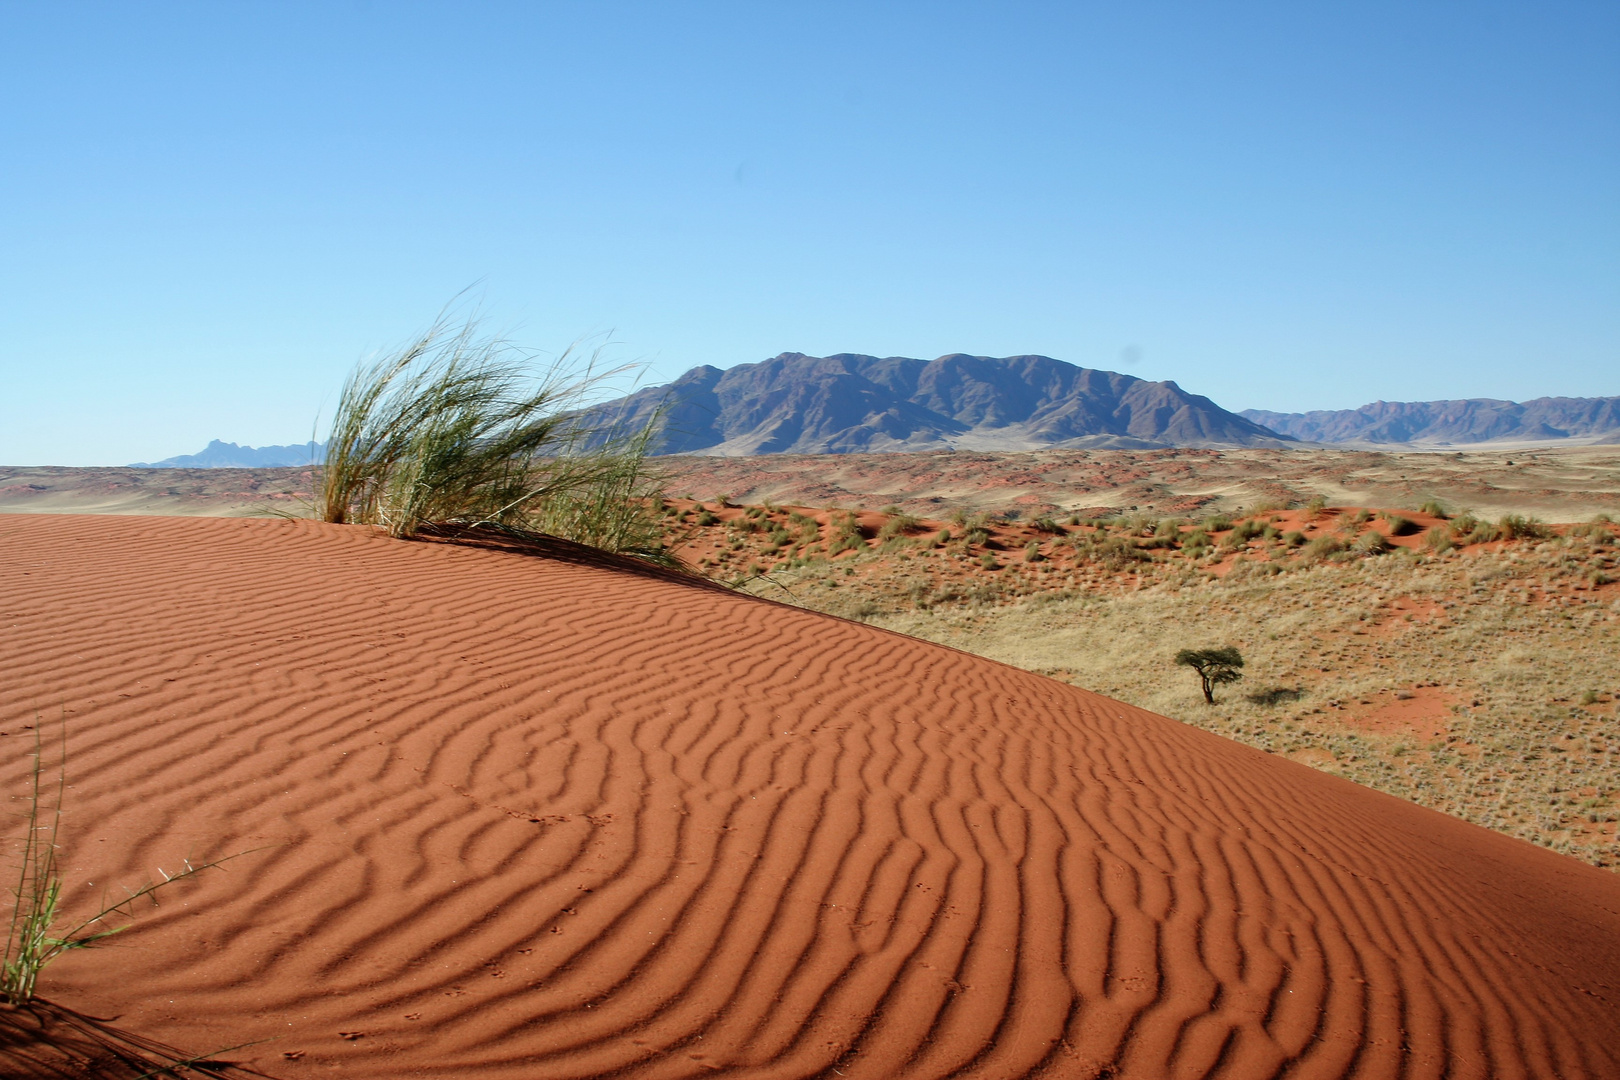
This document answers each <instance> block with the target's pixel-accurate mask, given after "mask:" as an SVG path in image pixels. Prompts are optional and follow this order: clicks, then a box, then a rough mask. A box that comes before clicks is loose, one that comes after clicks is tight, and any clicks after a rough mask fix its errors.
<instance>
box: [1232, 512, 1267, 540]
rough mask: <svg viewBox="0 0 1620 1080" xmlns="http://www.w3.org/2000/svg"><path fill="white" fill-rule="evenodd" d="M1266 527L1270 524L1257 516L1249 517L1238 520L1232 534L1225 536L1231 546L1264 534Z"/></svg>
mask: <svg viewBox="0 0 1620 1080" xmlns="http://www.w3.org/2000/svg"><path fill="white" fill-rule="evenodd" d="M1268 528H1270V526H1269V525H1267V524H1266V523H1265V522H1263V521H1261V520H1259V519H1258V518H1249V519H1247V520H1245V521H1240V522H1238V523H1237V525H1236V526H1235V527H1234V528H1233V529H1232V535H1231V536H1229V537H1227V540H1228V541H1229V542H1230V543H1231V544H1232V545H1233V546H1237V545H1239V544H1246V543H1248V542H1249V541H1250V540H1253V539H1254V538H1255V537H1257V536H1264V535H1265V532H1266V530H1267V529H1268Z"/></svg>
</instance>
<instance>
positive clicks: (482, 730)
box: [0, 515, 1620, 1080]
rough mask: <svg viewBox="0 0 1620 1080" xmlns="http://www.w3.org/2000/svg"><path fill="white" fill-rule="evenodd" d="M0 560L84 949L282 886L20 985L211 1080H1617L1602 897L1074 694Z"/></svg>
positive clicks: (459, 568)
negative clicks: (59, 764)
mask: <svg viewBox="0 0 1620 1080" xmlns="http://www.w3.org/2000/svg"><path fill="white" fill-rule="evenodd" d="M0 550H4V551H5V552H6V562H5V565H4V570H3V572H0V616H3V618H0V635H3V637H0V642H3V644H0V665H3V666H0V670H3V671H4V672H5V673H6V686H7V692H6V694H5V696H4V699H3V700H0V730H3V731H4V732H5V735H4V736H3V737H0V782H3V783H4V785H5V787H4V790H6V791H8V792H13V793H15V792H18V791H21V790H23V783H24V780H25V778H26V776H27V773H28V768H29V760H30V759H29V755H30V754H31V753H32V750H33V745H34V744H33V732H32V731H31V730H25V729H26V728H28V727H30V726H31V725H33V724H34V723H35V717H36V713H37V714H38V715H40V716H43V718H44V720H43V722H44V724H45V726H46V728H47V730H50V729H51V728H52V726H53V724H54V722H55V719H56V717H58V716H59V715H65V717H66V727H67V732H68V743H69V748H68V755H69V756H68V770H69V779H70V782H71V785H72V786H71V787H70V789H69V790H68V792H67V796H66V804H67V809H68V818H67V822H66V825H65V830H64V836H63V851H62V856H63V860H64V865H65V867H66V868H67V881H68V886H69V892H68V895H67V897H66V901H65V902H66V906H67V909H68V911H69V912H81V911H84V910H85V909H86V908H87V907H88V906H89V905H90V904H91V903H93V902H94V900H95V899H96V897H97V896H98V895H99V894H100V892H101V890H102V889H103V887H108V886H111V887H113V888H116V887H117V885H118V883H121V882H123V883H134V882H138V881H140V880H144V878H145V877H146V876H147V875H148V874H150V873H151V872H152V870H153V868H154V867H156V866H160V865H161V866H165V867H169V868H172V867H174V866H175V865H176V864H177V863H178V861H179V860H180V859H181V858H182V857H184V856H187V855H189V856H191V857H192V858H194V859H199V858H210V857H217V856H221V855H228V854H231V853H233V852H238V851H243V850H246V849H253V848H262V849H263V850H258V851H255V852H253V853H252V854H249V855H246V856H244V857H243V858H241V859H238V860H236V861H235V862H232V863H230V864H228V866H227V868H226V869H225V870H221V871H212V872H209V873H208V874H205V875H204V876H203V877H202V878H200V879H197V880H196V881H193V882H186V883H182V884H180V885H178V886H176V887H175V888H174V889H173V891H172V893H171V894H170V895H168V896H167V897H165V899H164V903H163V906H162V907H161V908H159V909H158V910H156V911H151V912H146V913H143V914H142V915H140V916H139V918H138V919H137V920H136V923H135V926H134V928H133V929H131V930H130V931H129V932H128V933H127V934H125V935H124V936H123V938H122V939H121V940H120V941H119V942H118V945H117V946H116V947H110V948H107V949H104V950H100V951H87V952H83V953H79V954H76V955H71V956H69V957H67V958H65V959H63V960H61V961H60V962H58V963H57V964H56V965H55V966H53V967H52V968H50V969H48V971H47V972H46V976H45V980H44V984H43V986H42V991H43V993H44V994H46V995H47V996H48V997H50V998H52V999H55V1000H57V1001H59V1002H61V1003H63V1004H66V1005H70V1006H73V1007H75V1008H78V1009H80V1010H83V1011H85V1012H89V1013H94V1014H96V1015H100V1016H117V1017H119V1020H118V1023H119V1024H120V1026H122V1027H123V1028H126V1029H129V1030H132V1031H136V1032H139V1033H141V1034H143V1035H146V1036H149V1037H152V1038H156V1039H161V1040H163V1041H164V1042H167V1043H171V1044H175V1045H180V1046H185V1047H189V1048H192V1049H193V1050H196V1051H208V1050H212V1049H213V1048H216V1047H221V1046H229V1045H234V1044H239V1043H243V1042H248V1041H251V1040H258V1039H272V1038H273V1039H274V1040H275V1041H274V1042H269V1043H264V1044H261V1045H257V1046H253V1047H250V1048H247V1049H245V1050H240V1051H237V1052H235V1053H233V1054H229V1055H226V1056H228V1057H232V1058H235V1059H237V1060H241V1061H244V1062H246V1063H250V1064H251V1065H252V1066H254V1067H256V1068H259V1069H262V1070H263V1071H265V1072H268V1073H272V1074H274V1075H277V1076H282V1077H287V1078H297V1077H308V1076H328V1075H333V1074H334V1069H338V1070H339V1071H340V1072H341V1074H342V1075H344V1076H350V1077H400V1076H411V1075H422V1076H433V1077H514V1078H518V1077H521V1078H526V1080H529V1078H538V1077H543V1078H548V1080H550V1078H563V1077H594V1076H604V1075H615V1076H617V1075H623V1076H635V1077H688V1076H708V1075H712V1074H723V1075H731V1076H748V1077H794V1076H825V1077H833V1076H842V1077H859V1078H890V1077H910V1076H917V1077H922V1076H928V1077H943V1076H952V1075H956V1076H975V1077H992V1076H994V1077H1017V1076H1052V1077H1086V1078H1095V1077H1100V1076H1122V1077H1142V1078H1151V1080H1158V1078H1163V1077H1194V1076H1206V1075H1219V1076H1231V1077H1263V1076H1280V1075H1288V1076H1300V1077H1336V1076H1385V1075H1388V1076H1396V1075H1402V1076H1404V1075H1436V1076H1439V1075H1446V1076H1455V1077H1486V1076H1544V1077H1593V1078H1596V1077H1609V1076H1616V1075H1620V879H1617V878H1616V877H1614V876H1613V875H1610V874H1606V873H1604V872H1602V871H1599V870H1596V869H1594V868H1591V867H1589V866H1586V865H1584V864H1582V863H1579V862H1577V861H1575V860H1574V859H1570V858H1567V857H1564V856H1560V855H1555V854H1553V853H1551V852H1547V851H1544V850H1541V849H1539V848H1535V847H1532V846H1531V845H1529V844H1525V843H1522V842H1520V841H1516V840H1512V839H1509V838H1507V837H1504V836H1501V835H1498V834H1495V833H1491V832H1487V831H1486V830H1484V829H1479V828H1476V827H1474V826H1471V825H1467V824H1465V823H1462V822H1460V821H1457V820H1455V819H1452V818H1449V817H1445V816H1442V815H1440V814H1438V813H1434V812H1432V811H1428V810H1424V809H1422V808H1420V807H1417V806H1413V805H1410V804H1407V803H1404V802H1401V801H1399V800H1397V799H1393V798H1390V797H1388V796H1384V795H1381V794H1378V793H1376V792H1372V791H1369V790H1366V789H1363V788H1359V787H1356V786H1354V785H1352V784H1349V783H1347V782H1345V781H1342V780H1339V779H1337V778H1334V777H1331V776H1325V775H1321V774H1319V773H1317V772H1315V771H1313V770H1311V769H1309V768H1306V767H1303V766H1300V765H1296V764H1293V763H1291V762H1287V761H1283V760H1280V759H1278V758H1274V757H1270V756H1268V755H1266V754H1264V753H1260V752H1258V751H1255V750H1251V749H1248V748H1246V747H1243V746H1240V745H1238V744H1236V743H1232V742H1228V741H1226V740H1223V739H1220V738H1218V737H1215V736H1213V735H1209V734H1207V733H1204V732H1200V731H1198V730H1195V729H1193V728H1190V727H1185V726H1183V725H1180V724H1177V723H1174V722H1172V721H1170V720H1167V719H1165V718H1163V717H1159V716H1155V715H1153V714H1151V713H1146V712H1143V711H1141V710H1138V709H1133V708H1131V707H1129V706H1126V705H1122V704H1120V703H1118V702H1115V701H1111V700H1109V699H1107V698H1103V697H1100V696H1098V695H1096V694H1092V693H1088V692H1085V691H1082V690H1078V689H1075V688H1072V687H1069V686H1067V685H1065V684H1062V683H1059V682H1056V681H1053V680H1049V679H1045V678H1041V677H1039V676H1036V675H1032V674H1028V673H1025V672H1021V671H1017V670H1015V669H1012V668H1009V667H1004V666H1001V665H998V664H995V663H992V662H990V661H986V660H983V659H979V658H976V657H972V656H968V655H965V654H962V653H958V652H954V651H952V650H949V649H945V648H940V647H937V646H934V645H930V644H927V643H924V642H920V641H915V640H912V639H909V638H905V637H901V636H899V635H895V634H890V633H886V632H884V631H881V630H877V629H873V628H870V627H867V626H863V625H859V624H855V623H849V622H843V621H839V620H836V619H832V618H828V617H825V616H821V615H817V614H814V613H810V612H806V611H802V610H798V609H793V608H787V607H782V606H779V605H774V604H771V603H768V602H763V601H759V600H754V599H751V598H748V597H745V596H740V595H737V594H732V593H726V592H722V591H718V590H716V589H714V588H712V587H705V586H701V585H695V584H683V583H680V582H677V581H673V580H669V579H666V578H663V577H660V576H657V575H654V574H648V573H637V572H631V571H626V570H624V569H620V568H616V567H615V566H613V565H612V564H611V563H610V562H608V561H606V560H603V561H599V562H596V563H593V562H590V561H572V562H571V561H564V560H558V559H540V558H535V557H531V556H524V555H519V554H514V553H509V552H501V551H491V550H477V549H471V548H466V547H458V546H452V545H448V544H432V543H420V544H411V543H403V542H398V541H390V540H387V539H385V538H383V537H380V536H378V535H376V534H375V533H374V532H372V531H370V530H368V529H364V528H355V527H341V526H327V525H317V524H312V523H308V522H292V521H266V520H229V519H173V518H107V517H100V518H97V517H86V516H74V517H57V516H44V515H41V516H13V517H6V518H0ZM265 845H270V846H268V847H265ZM6 1053H13V1051H8V1050H6V1049H5V1048H4V1047H3V1046H0V1055H3V1054H6ZM10 1060H11V1059H7V1058H4V1057H0V1071H6V1075H18V1074H19V1073H21V1072H22V1071H23V1069H22V1068H21V1067H20V1066H17V1065H16V1064H15V1063H12V1064H8V1061H10ZM15 1060H16V1061H21V1060H22V1058H21V1057H17V1058H16V1059H15Z"/></svg>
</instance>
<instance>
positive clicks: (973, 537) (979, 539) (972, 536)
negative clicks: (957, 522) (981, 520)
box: [962, 525, 990, 547]
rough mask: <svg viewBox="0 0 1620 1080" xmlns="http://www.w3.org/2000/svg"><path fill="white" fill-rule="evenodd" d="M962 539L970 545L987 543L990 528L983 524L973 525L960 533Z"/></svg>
mask: <svg viewBox="0 0 1620 1080" xmlns="http://www.w3.org/2000/svg"><path fill="white" fill-rule="evenodd" d="M962 539H963V540H964V541H966V542H967V544H968V545H969V546H970V547H971V546H972V545H974V544H988V543H989V542H990V530H989V529H987V528H985V527H984V526H983V525H974V526H972V527H970V528H969V529H967V530H966V531H965V532H963V533H962Z"/></svg>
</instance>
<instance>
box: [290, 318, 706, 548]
mask: <svg viewBox="0 0 1620 1080" xmlns="http://www.w3.org/2000/svg"><path fill="white" fill-rule="evenodd" d="M614 374H616V372H612V371H608V372H604V371H602V370H601V368H600V365H599V357H597V356H594V355H593V356H591V357H589V358H587V359H584V360H577V359H576V358H575V357H574V356H573V355H572V354H571V353H564V354H563V356H562V357H560V358H558V359H557V360H556V361H554V362H552V363H550V364H548V365H538V364H536V363H535V362H534V358H533V357H532V356H531V355H530V354H528V353H525V352H522V351H520V350H518V349H516V348H515V347H514V346H512V345H511V344H510V343H508V342H505V341H503V340H501V339H499V338H492V337H487V336H484V335H482V334H481V332H480V330H479V328H478V324H477V322H476V321H475V320H473V319H468V320H467V321H465V322H463V323H461V324H459V325H454V324H451V323H450V322H448V321H447V320H445V319H441V320H440V321H439V322H437V323H435V324H434V325H433V326H432V327H431V328H429V329H428V331H427V332H426V333H424V334H422V335H421V336H420V337H418V338H417V339H416V340H414V341H412V342H411V343H410V344H408V345H407V346H405V347H404V348H402V349H400V350H398V351H397V352H394V353H392V354H390V355H388V356H386V357H384V358H383V359H381V360H379V361H377V362H376V363H373V364H365V365H361V366H360V367H358V368H356V369H355V371H354V372H353V374H351V375H350V376H349V379H348V381H347V382H346V383H345V385H344V387H343V393H342V396H341V398H340V399H339V402H338V409H337V414H336V416H335V418H334V420H333V425H332V433H331V437H330V439H329V440H328V443H327V452H326V463H325V468H324V471H323V473H322V477H321V486H320V490H319V495H318V499H317V513H318V515H319V516H320V517H321V519H322V520H325V521H331V522H338V523H343V522H353V523H359V524H370V525H380V526H383V527H384V528H386V529H387V530H388V532H389V533H390V534H391V535H393V536H398V537H410V536H416V535H419V534H422V533H431V532H435V531H443V530H445V529H453V528H477V527H485V526H488V527H495V528H498V529H503V530H507V531H514V532H524V533H543V534H548V535H552V536H560V537H563V538H565V539H569V540H574V541H577V542H579V543H583V544H588V545H590V546H592V547H598V548H603V549H605V550H608V551H620V552H627V553H631V554H636V555H641V556H643V557H646V558H650V559H654V560H656V561H661V562H669V561H670V560H669V558H668V557H667V554H666V553H665V552H664V551H663V550H662V544H661V531H660V529H659V527H658V525H657V515H656V513H655V512H654V510H653V505H654V503H655V502H656V501H657V499H658V497H659V495H660V494H661V491H662V487H663V478H662V477H661V476H660V475H659V473H658V472H657V470H655V469H653V468H652V467H650V465H649V463H648V460H647V446H648V440H649V439H650V438H651V436H652V434H653V430H654V428H653V425H648V426H647V427H646V428H644V429H642V430H639V431H630V432H625V431H619V430H616V429H615V428H614V426H613V424H612V421H611V419H610V418H604V417H602V416H601V415H600V414H597V413H593V412H591V411H589V410H586V409H585V408H584V406H586V405H587V404H588V402H589V397H590V395H591V394H592V393H593V392H595V391H596V390H597V389H598V388H599V387H600V386H601V384H602V383H603V380H604V379H607V378H609V377H611V376H612V375H614ZM655 423H656V421H655ZM700 517H701V515H700ZM711 517H712V515H711Z"/></svg>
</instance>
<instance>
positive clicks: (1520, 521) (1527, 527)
mask: <svg viewBox="0 0 1620 1080" xmlns="http://www.w3.org/2000/svg"><path fill="white" fill-rule="evenodd" d="M1496 532H1497V535H1498V536H1499V537H1500V538H1501V539H1503V540H1545V539H1547V538H1548V537H1550V536H1552V534H1553V533H1552V530H1551V529H1549V528H1547V526H1545V525H1543V524H1542V523H1541V522H1540V521H1538V520H1536V519H1535V518H1533V517H1524V516H1523V515H1520V514H1504V515H1502V519H1501V520H1500V521H1498V522H1497V523H1496Z"/></svg>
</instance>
